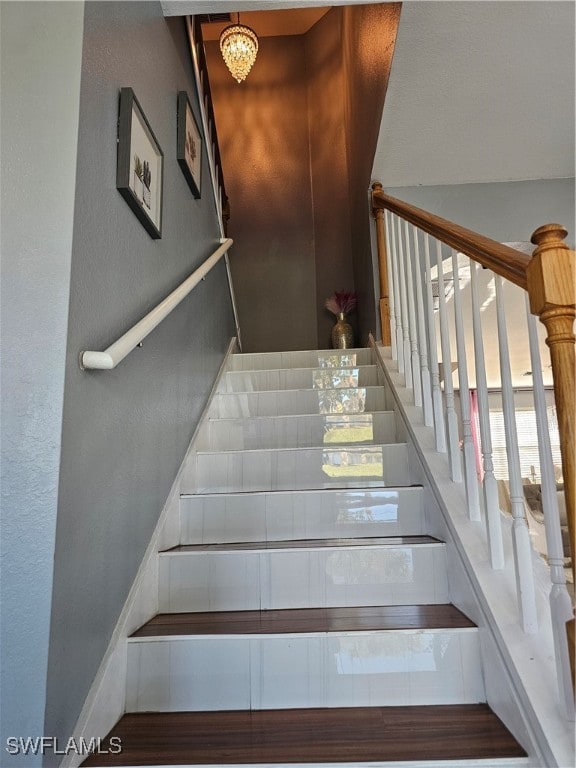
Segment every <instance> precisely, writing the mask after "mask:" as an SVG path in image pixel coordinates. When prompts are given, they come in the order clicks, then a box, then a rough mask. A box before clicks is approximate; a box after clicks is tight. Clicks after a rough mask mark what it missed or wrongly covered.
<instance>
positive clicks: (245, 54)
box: [220, 14, 258, 83]
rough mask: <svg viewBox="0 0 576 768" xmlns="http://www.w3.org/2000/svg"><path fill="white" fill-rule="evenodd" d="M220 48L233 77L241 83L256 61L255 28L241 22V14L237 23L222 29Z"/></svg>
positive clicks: (256, 42) (256, 41) (256, 43)
mask: <svg viewBox="0 0 576 768" xmlns="http://www.w3.org/2000/svg"><path fill="white" fill-rule="evenodd" d="M220 50H221V51H222V57H223V58H224V61H225V62H226V66H227V67H228V69H229V70H230V72H231V74H232V77H233V78H234V79H235V80H237V81H238V82H239V83H241V82H242V80H245V79H246V77H247V75H248V73H249V72H250V70H251V69H252V65H253V64H254V62H255V61H256V54H257V53H258V37H257V36H256V32H254V30H253V29H250V27H246V26H244V24H240V14H238V22H237V23H236V24H231V25H230V26H229V27H226V29H223V30H222V34H221V35H220Z"/></svg>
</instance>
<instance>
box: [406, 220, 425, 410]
mask: <svg viewBox="0 0 576 768" xmlns="http://www.w3.org/2000/svg"><path fill="white" fill-rule="evenodd" d="M404 237H405V240H406V289H407V292H408V329H409V331H410V361H411V366H412V388H413V392H414V405H417V406H418V407H419V408H421V407H422V378H421V373H420V353H419V351H418V334H417V330H416V297H415V288H414V270H413V269H412V248H411V247H410V225H409V224H408V222H407V221H405V222H404Z"/></svg>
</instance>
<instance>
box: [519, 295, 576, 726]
mask: <svg viewBox="0 0 576 768" xmlns="http://www.w3.org/2000/svg"><path fill="white" fill-rule="evenodd" d="M525 301H526V318H527V322H528V338H529V340H530V360H531V366H532V385H533V393H534V409H535V411H536V431H537V434H538V452H539V454H540V475H541V478H542V481H541V489H542V510H543V512H544V529H545V531H546V548H547V550H548V564H549V566H550V580H551V581H552V589H551V591H550V613H551V615H552V634H553V637H554V649H555V652H556V653H555V655H556V673H557V677H558V688H559V691H560V700H561V703H562V708H563V712H564V714H565V715H566V716H567V717H569V718H572V717H573V716H574V692H573V690H572V682H571V672H570V655H569V652H568V638H567V636H566V622H567V621H569V620H570V619H571V618H572V615H573V614H572V601H571V600H570V595H569V594H568V590H567V589H566V575H565V573H564V548H563V546H562V529H561V526H560V513H559V511H558V497H557V495H556V478H555V476H554V462H553V461H552V448H551V445H550V433H549V430H548V416H547V411H546V395H545V391H544V381H543V379H542V363H541V361H540V349H539V346H538V331H537V330H536V318H535V317H534V315H532V314H531V313H530V301H529V299H528V294H527V293H525Z"/></svg>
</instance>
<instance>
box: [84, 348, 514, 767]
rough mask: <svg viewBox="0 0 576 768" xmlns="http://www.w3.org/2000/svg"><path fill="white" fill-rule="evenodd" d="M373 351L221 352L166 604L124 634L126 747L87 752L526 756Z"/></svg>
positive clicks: (169, 568)
mask: <svg viewBox="0 0 576 768" xmlns="http://www.w3.org/2000/svg"><path fill="white" fill-rule="evenodd" d="M372 362H373V361H372V353H371V351H370V350H367V349H360V350H347V351H343V352H341V353H339V352H333V351H330V352H318V351H314V352H283V353H269V354H258V355H256V354H244V355H234V356H232V357H231V361H230V364H229V370H228V372H227V373H225V375H224V376H223V377H222V378H221V380H220V382H219V386H218V390H217V392H216V394H215V395H214V397H213V399H212V402H211V404H210V409H209V414H208V415H209V418H208V419H207V420H206V421H205V422H204V423H203V425H202V426H201V428H200V430H199V434H198V436H197V441H196V445H195V448H196V451H195V453H194V454H193V456H192V458H191V460H190V461H189V464H188V466H187V467H186V471H185V474H184V479H183V482H182V497H181V505H180V545H179V546H177V547H175V548H173V549H170V550H168V551H165V552H162V553H161V554H160V557H159V601H160V613H159V615H157V616H155V617H154V618H152V619H151V620H150V621H149V622H147V623H146V624H145V625H144V626H142V627H141V628H140V629H139V630H138V631H136V632H135V633H134V634H133V636H132V637H131V638H130V639H129V641H128V674H127V690H126V702H127V704H126V709H127V714H126V715H125V716H124V717H123V718H122V719H121V720H120V721H119V722H118V724H117V725H116V727H115V728H114V729H113V731H112V732H111V733H110V734H109V737H117V738H120V739H121V741H122V752H121V753H119V754H113V753H112V751H111V752H110V753H109V754H99V755H93V756H92V757H90V758H89V759H88V760H86V761H85V763H84V765H86V766H95V765H102V766H105V765H131V766H141V765H142V766H143V765H147V766H150V765H156V766H165V765H194V766H202V765H204V766H208V765H221V766H235V765H253V766H256V765H258V766H265V765H269V766H270V765H274V766H278V765H286V766H288V765H296V764H297V765H300V766H302V765H308V766H312V765H324V766H329V765H339V766H343V765H348V766H358V765H372V766H387V767H388V768H392V767H393V766H405V767H407V766H426V765H434V766H453V767H454V768H456V766H458V768H460V766H468V765H470V766H472V765H474V766H482V765H483V766H490V768H495V767H496V766H521V765H522V766H524V765H527V764H528V761H527V757H526V755H525V752H524V750H523V749H522V747H521V746H520V745H519V744H518V743H517V742H516V740H515V739H514V738H513V737H512V735H511V734H510V733H509V732H508V730H507V729H506V728H505V727H504V725H503V724H502V722H501V721H500V720H499V719H498V718H497V717H496V715H495V714H494V713H493V712H492V711H491V710H490V708H489V707H488V706H487V704H486V703H485V700H486V694H485V690H484V680H483V672H482V659H481V654H480V643H479V636H478V629H477V628H476V627H475V625H474V624H473V623H472V622H471V621H470V620H469V619H468V618H467V617H466V616H465V615H464V614H463V613H462V612H460V611H459V610H458V609H457V608H456V607H455V606H454V605H452V604H451V602H450V583H449V579H448V572H447V567H446V552H445V544H444V543H443V542H442V541H439V540H438V539H436V538H434V537H433V536H431V535H430V531H431V530H432V528H431V526H430V520H429V515H430V506H429V504H428V503H427V499H426V498H425V495H424V491H423V488H422V487H420V486H418V485H416V484H414V476H413V473H412V472H411V446H410V445H409V444H408V443H407V442H406V441H405V432H404V428H403V425H402V422H401V420H400V419H399V416H398V414H397V413H396V412H395V411H394V410H393V409H392V406H393V400H392V398H391V397H390V393H389V392H388V391H387V389H386V386H385V384H384V381H383V379H382V377H381V373H380V371H379V370H378V369H377V367H376V366H375V365H373V364H372ZM104 749H105V746H104V747H103V750H104ZM103 750H102V751H103Z"/></svg>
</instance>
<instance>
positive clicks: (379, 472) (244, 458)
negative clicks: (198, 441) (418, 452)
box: [181, 443, 412, 494]
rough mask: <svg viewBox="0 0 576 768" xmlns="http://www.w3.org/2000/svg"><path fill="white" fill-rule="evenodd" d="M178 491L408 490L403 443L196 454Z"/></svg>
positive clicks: (406, 459)
mask: <svg viewBox="0 0 576 768" xmlns="http://www.w3.org/2000/svg"><path fill="white" fill-rule="evenodd" d="M192 469H193V467H191V468H189V471H188V472H186V473H185V474H184V477H183V480H182V487H181V492H182V493H183V494H186V493H236V492H241V491H289V490H291V489H293V490H306V489H322V488H357V487H375V486H376V487H381V486H397V485H410V483H411V482H412V480H411V475H410V469H409V466H408V451H407V448H406V445H405V444H402V443H400V444H395V445H382V446H367V447H362V448H361V447H347V448H302V449H300V450H262V451H231V452H227V451H220V452H218V453H198V454H197V456H196V473H195V474H194V472H192V471H191V470H192Z"/></svg>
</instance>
